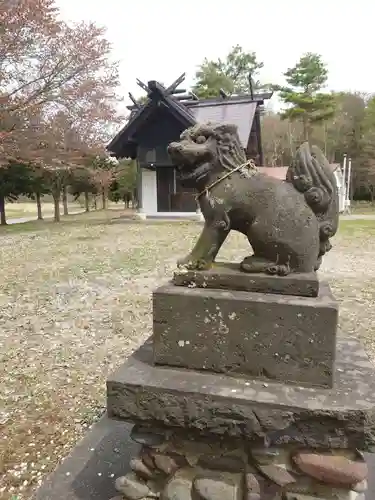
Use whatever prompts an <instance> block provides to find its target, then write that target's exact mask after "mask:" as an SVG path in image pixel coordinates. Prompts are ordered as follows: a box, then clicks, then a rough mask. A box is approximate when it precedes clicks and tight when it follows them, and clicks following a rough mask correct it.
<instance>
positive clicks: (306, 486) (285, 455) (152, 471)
mask: <svg viewBox="0 0 375 500" xmlns="http://www.w3.org/2000/svg"><path fill="white" fill-rule="evenodd" d="M131 436H132V438H133V439H134V441H135V442H137V443H138V444H140V445H142V448H141V451H140V453H139V455H137V456H134V457H133V458H132V460H131V461H130V467H131V469H132V472H130V473H128V474H126V475H125V476H122V477H118V478H117V479H116V488H117V490H118V492H119V493H121V494H122V495H123V498H125V499H127V500H140V499H149V498H162V499H163V500H176V499H178V500H207V499H210V500H243V499H245V500H267V499H269V500H270V499H272V500H275V499H280V500H281V499H283V500H328V499H336V500H353V499H355V500H357V499H358V500H359V498H360V497H359V495H363V493H364V491H365V490H366V488H367V480H366V479H367V465H366V463H365V461H364V459H363V457H362V456H361V454H359V453H358V452H356V451H355V450H340V449H338V450H335V451H334V453H328V452H327V453H319V452H316V451H314V450H306V449H303V448H299V447H284V448H283V447H271V448H266V447H264V446H262V445H258V446H257V445H256V444H253V445H249V443H246V442H243V441H241V440H236V439H232V440H230V439H228V438H222V439H204V438H199V437H196V438H195V439H189V440H187V439H186V438H184V437H181V435H179V434H178V433H176V432H174V431H173V430H164V431H162V430H160V429H155V428H152V427H142V426H135V427H134V428H133V431H132V433H131Z"/></svg>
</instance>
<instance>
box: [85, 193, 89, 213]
mask: <svg viewBox="0 0 375 500" xmlns="http://www.w3.org/2000/svg"><path fill="white" fill-rule="evenodd" d="M85 211H86V212H90V199H89V193H88V192H87V191H85Z"/></svg>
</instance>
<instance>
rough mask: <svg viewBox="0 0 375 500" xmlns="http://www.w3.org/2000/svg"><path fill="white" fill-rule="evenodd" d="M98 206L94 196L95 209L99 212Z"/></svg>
mask: <svg viewBox="0 0 375 500" xmlns="http://www.w3.org/2000/svg"><path fill="white" fill-rule="evenodd" d="M97 208H98V205H97V200H96V195H95V196H94V209H95V210H97Z"/></svg>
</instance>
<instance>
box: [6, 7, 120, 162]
mask: <svg viewBox="0 0 375 500" xmlns="http://www.w3.org/2000/svg"><path fill="white" fill-rule="evenodd" d="M0 26H1V30H0V165H1V164H4V163H6V162H7V160H8V159H9V158H20V159H23V160H27V161H34V162H38V163H40V164H43V165H45V166H48V167H49V168H54V167H58V168H60V167H61V166H62V165H72V164H74V163H76V162H78V161H79V159H80V158H83V157H85V155H86V154H88V152H89V151H90V153H91V154H92V153H93V151H96V150H98V151H99V150H100V149H101V148H102V147H103V144H104V143H105V142H106V141H107V140H108V137H109V134H110V133H111V131H110V130H109V125H111V124H114V123H118V121H119V120H120V117H119V116H118V114H117V110H116V106H117V104H118V101H119V98H118V97H117V95H116V87H117V86H118V83H119V81H118V69H117V63H115V62H111V61H110V44H109V43H108V41H107V40H106V39H105V38H104V35H105V31H104V29H103V28H100V27H98V26H96V25H94V24H93V23H78V24H74V25H69V24H67V23H66V22H64V21H62V20H61V19H60V18H59V17H58V10H57V8H56V7H55V5H54V2H53V1H52V0H18V1H17V0H0Z"/></svg>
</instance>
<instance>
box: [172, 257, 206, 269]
mask: <svg viewBox="0 0 375 500" xmlns="http://www.w3.org/2000/svg"><path fill="white" fill-rule="evenodd" d="M211 266H212V262H209V261H207V260H205V259H196V258H194V257H192V256H190V255H188V256H187V257H185V258H183V259H179V260H178V261H177V267H178V268H184V269H189V270H196V271H204V270H205V269H210V267H211Z"/></svg>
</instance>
